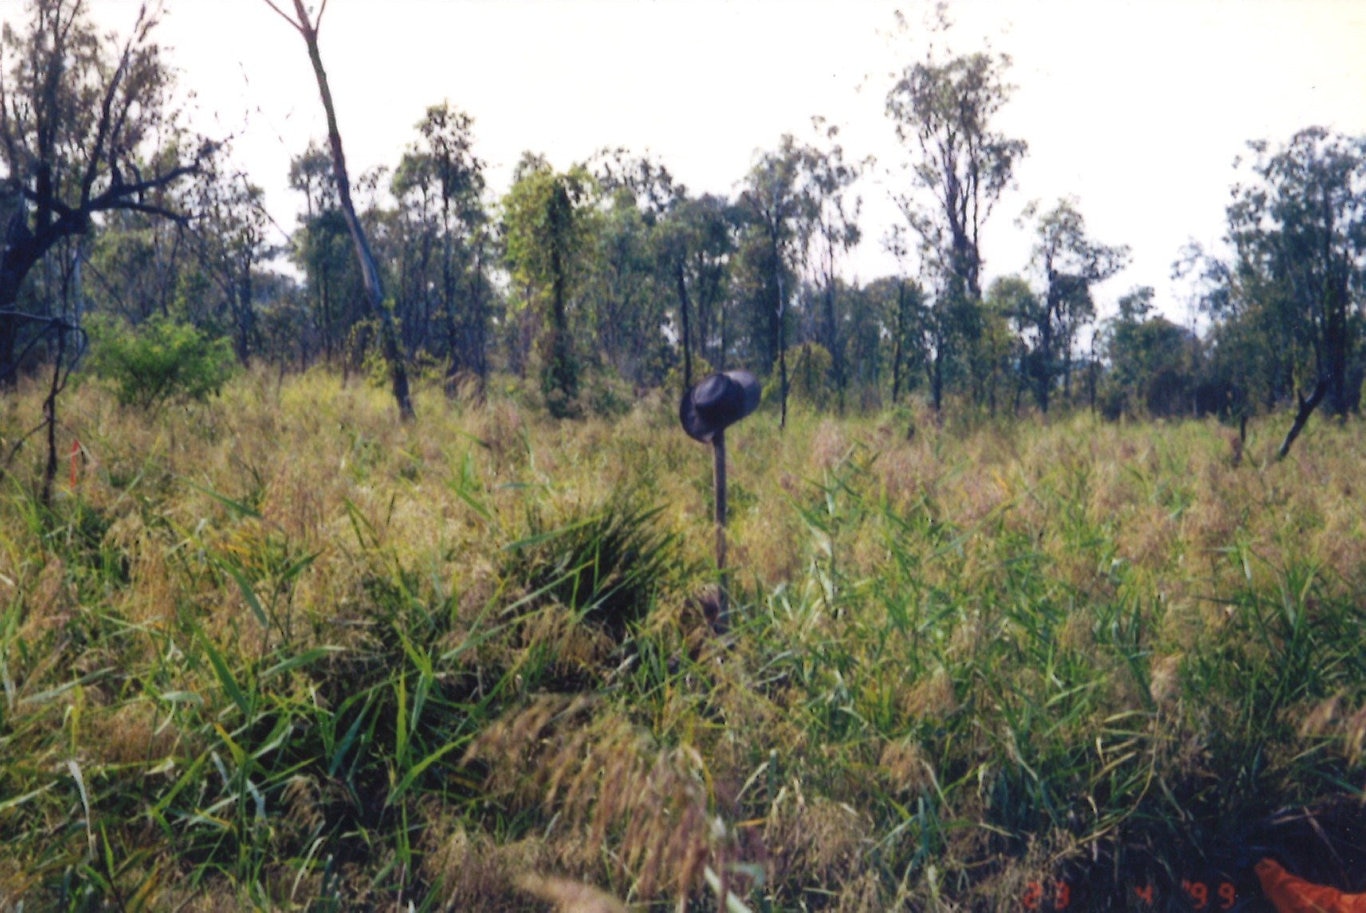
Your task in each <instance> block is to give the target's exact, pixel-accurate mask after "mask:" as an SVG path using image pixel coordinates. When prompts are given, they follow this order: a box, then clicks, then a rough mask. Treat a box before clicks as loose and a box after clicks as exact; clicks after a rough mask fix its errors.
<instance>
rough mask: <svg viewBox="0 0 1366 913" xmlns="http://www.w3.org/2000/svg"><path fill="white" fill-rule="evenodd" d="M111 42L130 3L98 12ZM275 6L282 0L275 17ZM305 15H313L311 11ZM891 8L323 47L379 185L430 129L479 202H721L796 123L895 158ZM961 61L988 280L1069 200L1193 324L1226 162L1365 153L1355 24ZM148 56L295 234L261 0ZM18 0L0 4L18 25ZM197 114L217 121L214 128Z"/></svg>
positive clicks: (366, 29)
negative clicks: (1284, 148) (1031, 216)
mask: <svg viewBox="0 0 1366 913" xmlns="http://www.w3.org/2000/svg"><path fill="white" fill-rule="evenodd" d="M90 2H91V6H92V9H93V11H94V13H95V14H96V16H97V18H98V19H99V20H100V22H101V24H103V25H106V26H108V27H111V28H116V29H120V30H123V31H126V30H127V28H128V26H129V25H130V24H131V23H132V21H133V20H134V18H135V16H136V12H137V6H138V3H137V0H90ZM285 2H286V3H287V2H288V0H285ZM313 3H314V4H316V0H313ZM897 8H902V9H905V10H906V12H907V13H908V16H909V18H910V19H911V21H912V22H917V21H918V20H919V18H920V12H919V11H920V9H921V7H918V6H916V5H915V4H912V3H895V2H882V0H785V2H780V0H330V2H329V3H328V6H327V13H326V17H325V19H324V21H323V27H322V33H321V47H322V55H323V62H324V65H325V66H326V68H327V70H328V74H329V77H330V79H331V83H332V90H333V95H334V97H335V100H336V104H337V108H338V117H339V121H340V125H341V130H342V136H343V140H344V142H345V144H346V150H347V158H348V160H349V165H350V167H351V171H352V174H353V176H355V175H357V174H359V173H360V172H361V171H363V170H366V169H369V168H372V167H375V166H379V165H390V166H392V165H393V164H395V163H396V162H397V160H398V157H399V155H400V153H401V152H402V149H403V148H404V146H405V145H407V144H408V143H410V142H411V141H412V139H413V137H414V136H415V131H414V129H413V127H414V124H415V123H416V122H417V121H418V119H419V118H420V117H421V116H422V114H423V112H424V110H425V109H426V107H427V106H429V105H432V104H437V103H440V102H441V101H443V100H449V101H450V103H451V104H452V105H453V106H455V107H457V108H461V109H463V110H465V111H467V112H469V113H470V114H471V115H472V116H473V117H474V119H475V136H476V151H477V152H478V154H480V155H481V156H482V157H483V158H484V159H485V160H486V161H487V162H488V163H489V165H490V168H491V172H490V185H491V188H492V189H493V190H494V192H496V193H501V192H502V191H503V190H505V189H506V186H507V176H508V173H509V171H510V169H511V167H512V165H513V164H514V163H515V162H516V161H517V159H518V157H519V156H520V154H521V153H522V151H523V150H531V151H535V152H540V153H543V154H546V155H547V156H548V157H549V159H550V160H551V162H552V163H553V164H554V165H556V166H557V167H561V168H563V167H567V166H569V165H570V164H571V163H573V162H575V161H578V160H582V159H584V158H586V157H587V156H589V155H591V154H592V153H593V152H594V151H595V150H596V149H598V148H601V147H603V146H625V147H627V148H629V149H631V150H632V151H637V152H644V151H647V150H648V151H649V152H651V153H653V154H654V155H655V156H656V157H657V158H658V159H660V160H661V161H662V162H663V163H664V164H665V165H666V166H668V167H669V169H670V170H671V171H673V172H674V174H675V175H676V177H678V178H679V179H680V180H682V181H683V182H684V183H686V184H687V185H688V187H689V188H690V189H691V190H693V191H694V192H702V191H711V192H718V193H727V194H728V193H731V192H733V191H734V189H735V187H736V185H737V183H738V182H739V181H740V180H741V178H742V177H743V176H744V174H745V173H746V171H747V170H748V169H749V167H750V165H751V164H752V162H753V159H754V156H755V153H756V152H757V151H759V150H763V149H771V148H774V147H776V145H777V143H778V140H779V138H780V136H781V135H782V134H783V133H785V132H790V133H794V134H795V135H797V136H798V137H799V138H807V137H809V135H810V134H809V131H810V126H809V124H810V118H811V116H812V115H816V114H819V115H823V116H825V117H826V118H827V119H829V120H830V121H832V122H834V123H836V124H839V125H841V126H842V127H843V131H844V132H843V139H844V143H845V148H846V152H848V153H851V154H854V155H865V154H872V155H875V156H877V158H878V160H879V164H880V166H883V170H884V171H885V169H886V166H892V165H895V164H897V163H898V162H900V161H902V160H904V155H903V154H902V153H901V151H900V150H899V149H898V147H897V145H896V143H895V139H894V136H893V134H892V128H891V124H890V122H889V121H888V119H887V118H886V117H885V115H884V114H883V101H884V99H885V96H886V92H887V88H888V87H889V85H890V81H889V75H888V74H890V73H891V72H892V71H893V70H898V69H900V68H901V67H903V66H904V65H905V64H906V63H908V62H911V61H914V60H916V59H919V57H920V55H921V53H922V48H923V45H921V44H919V43H918V41H917V39H916V36H915V35H914V34H912V35H911V36H909V37H908V36H905V35H903V36H901V37H892V35H891V33H892V32H893V31H894V28H893V26H894V17H893V11H894V10H895V9H897ZM949 8H950V15H951V16H952V18H953V19H954V20H955V21H956V23H957V28H956V29H955V34H954V36H953V37H952V39H951V41H952V45H953V47H954V48H955V49H956V50H960V51H973V50H977V49H979V48H981V47H982V46H983V42H984V41H989V42H990V44H991V46H992V47H993V48H994V49H995V50H998V51H1003V52H1005V53H1008V54H1010V55H1011V56H1012V58H1013V59H1014V66H1013V68H1012V69H1011V71H1010V74H1009V75H1010V79H1011V81H1012V82H1014V83H1015V85H1016V86H1017V91H1016V94H1015V96H1014V98H1013V99H1012V101H1011V102H1010V104H1009V105H1008V106H1007V107H1006V108H1005V109H1004V111H1003V112H1002V114H1001V117H1000V122H999V123H1000V126H1001V127H1002V128H1003V129H1004V130H1006V131H1007V132H1008V133H1009V134H1011V135H1013V136H1018V137H1020V138H1023V139H1025V140H1027V141H1028V143H1029V146H1030V150H1029V156H1028V158H1027V159H1026V160H1025V161H1024V162H1023V163H1022V165H1021V167H1020V169H1019V172H1018V183H1019V190H1018V192H1015V193H1012V194H1011V195H1009V196H1008V197H1007V198H1005V199H1003V200H1002V201H1001V203H1000V204H999V206H998V208H997V210H996V212H995V213H994V214H993V216H992V218H991V221H990V222H989V223H988V230H987V234H986V237H985V239H984V249H983V253H984V256H985V258H986V273H987V276H988V277H991V276H995V275H1001V274H1004V273H1011V272H1019V271H1023V270H1025V269H1026V267H1027V265H1028V263H1027V261H1028V256H1029V243H1030V241H1029V237H1028V235H1027V233H1026V232H1024V231H1022V230H1021V229H1020V228H1018V227H1017V226H1016V224H1015V222H1016V219H1017V217H1018V216H1019V213H1020V211H1021V209H1023V207H1024V205H1025V204H1026V203H1027V202H1028V201H1030V200H1035V199H1037V200H1039V201H1041V203H1042V204H1044V205H1045V206H1047V205H1051V204H1052V202H1054V201H1056V200H1057V199H1058V198H1060V197H1062V196H1073V197H1075V198H1076V199H1077V201H1078V203H1079V206H1080V209H1081V211H1082V213H1083V214H1084V215H1085V217H1086V220H1087V224H1088V227H1089V228H1090V230H1091V233H1092V235H1093V236H1094V237H1095V238H1096V239H1097V240H1100V241H1104V242H1107V243H1113V244H1121V243H1122V244H1128V245H1130V246H1131V247H1132V249H1133V261H1132V264H1131V266H1130V267H1129V269H1127V270H1126V271H1125V272H1124V273H1122V274H1120V275H1119V276H1118V277H1117V278H1116V279H1114V280H1111V282H1109V283H1107V284H1106V286H1105V287H1104V288H1103V289H1101V290H1100V292H1099V296H1098V297H1099V303H1100V304H1101V305H1102V308H1103V309H1106V310H1108V309H1110V308H1112V307H1113V302H1114V299H1115V298H1117V297H1118V296H1119V295H1120V294H1122V293H1123V292H1125V291H1127V290H1128V289H1130V288H1132V287H1133V286H1135V285H1141V284H1146V285H1152V286H1154V287H1156V288H1157V290H1158V299H1159V305H1160V306H1161V307H1162V309H1163V310H1164V311H1166V312H1167V313H1168V314H1169V315H1170V316H1172V317H1174V318H1176V319H1180V320H1186V319H1188V312H1187V304H1186V301H1185V300H1184V292H1185V289H1184V286H1183V285H1181V284H1176V283H1173V282H1172V281H1171V280H1170V278H1169V274H1170V270H1171V264H1172V261H1173V260H1174V259H1176V257H1177V255H1178V253H1179V251H1180V249H1181V247H1182V246H1183V245H1184V244H1185V243H1186V242H1187V241H1188V240H1191V239H1194V240H1197V241H1200V242H1202V243H1204V244H1206V245H1207V246H1209V245H1212V244H1214V243H1216V242H1217V240H1218V238H1219V236H1220V234H1221V232H1222V228H1223V208H1224V205H1225V204H1226V202H1227V199H1228V189H1229V187H1230V185H1231V183H1232V182H1233V180H1234V177H1235V173H1234V171H1233V168H1232V163H1233V160H1234V157H1235V156H1237V155H1238V154H1239V153H1241V152H1243V151H1245V142H1246V141H1247V140H1249V139H1257V138H1266V139H1269V140H1271V141H1272V142H1273V143H1279V142H1282V141H1284V140H1286V139H1288V138H1289V136H1290V135H1291V134H1292V133H1293V132H1294V131H1295V130H1297V129H1299V128H1301V127H1304V126H1309V125H1311V124H1322V125H1324V126H1328V127H1330V128H1334V129H1337V130H1340V131H1343V132H1346V133H1351V134H1358V135H1359V134H1366V0H1014V2H1007V0H957V2H951V3H950V7H949ZM165 9H166V17H165V21H164V24H163V27H162V29H161V32H160V40H161V42H162V43H163V44H164V45H166V46H168V47H169V48H170V49H171V56H172V60H173V61H174V62H175V64H176V65H177V66H178V67H179V68H180V70H181V71H182V72H181V82H182V84H183V85H184V86H185V87H186V88H188V89H192V90H193V91H194V92H195V93H196V94H197V102H196V105H197V107H198V109H199V114H198V120H197V123H198V125H199V126H200V128H201V129H203V130H205V131H206V132H210V133H213V132H231V133H236V134H238V135H239V138H238V139H237V141H236V144H235V148H236V152H237V158H238V160H239V161H240V162H241V164H242V165H243V166H244V167H246V168H247V170H248V171H250V173H251V174H252V177H253V179H254V180H255V181H256V182H257V183H259V184H261V185H262V186H263V187H265V188H266V190H267V193H268V205H269V206H270V208H271V210H272V212H273V213H274V215H275V217H276V218H277V220H279V221H280V222H281V223H282V224H284V225H287V226H289V225H293V223H294V214H295V212H296V209H297V207H298V204H299V201H298V200H297V199H296V198H295V196H296V195H294V194H293V193H291V192H290V191H288V190H287V182H286V176H287V172H288V167H289V160H290V157H291V156H293V155H296V154H298V153H299V152H301V151H302V150H303V149H304V148H305V146H306V145H307V143H308V141H309V139H310V138H312V137H322V136H323V135H324V134H325V128H324V123H323V118H322V113H321V105H320V103H319V101H318V96H317V90H316V85H315V83H314V81H313V76H312V72H311V71H310V69H309V66H308V60H307V57H306V55H305V51H304V46H303V42H302V41H301V39H300V38H299V37H298V35H297V33H295V32H294V31H293V30H291V29H290V28H289V26H288V25H287V24H286V23H285V22H284V21H283V20H281V19H280V18H278V17H277V16H276V15H275V14H274V13H273V12H271V11H270V9H269V8H268V7H267V6H266V4H265V3H264V2H262V0H165ZM21 12H22V4H21V0H0V13H3V15H4V17H5V19H6V20H7V21H16V20H18V18H19V17H20V14H21ZM210 116H212V117H213V118H215V119H216V120H210ZM862 195H863V197H864V201H865V202H864V220H863V221H864V235H865V240H864V243H863V246H862V249H861V250H860V251H859V252H858V254H857V255H856V256H855V257H854V258H852V259H851V261H850V263H849V264H848V266H847V269H846V273H847V276H848V278H850V279H857V280H859V281H863V282H866V281H869V280H871V279H873V278H876V277H877V276H878V275H880V274H882V273H885V272H891V271H892V264H891V262H890V260H889V259H888V258H887V257H886V256H885V255H884V254H882V253H881V251H880V246H881V245H880V238H881V236H882V234H883V233H884V231H885V230H886V227H887V225H888V224H889V223H890V222H891V221H893V220H894V219H895V218H896V213H895V210H894V208H893V207H892V206H891V205H890V204H889V203H888V202H887V189H886V183H885V181H883V180H879V179H876V178H870V179H869V180H866V181H865V182H864V183H863V186H862Z"/></svg>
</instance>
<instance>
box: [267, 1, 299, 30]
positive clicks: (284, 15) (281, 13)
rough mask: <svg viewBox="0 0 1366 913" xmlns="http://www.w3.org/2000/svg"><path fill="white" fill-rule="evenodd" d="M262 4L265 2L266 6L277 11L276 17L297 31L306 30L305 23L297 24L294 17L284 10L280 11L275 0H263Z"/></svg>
mask: <svg viewBox="0 0 1366 913" xmlns="http://www.w3.org/2000/svg"><path fill="white" fill-rule="evenodd" d="M262 2H264V3H265V5H266V6H268V7H270V8H271V9H273V10H275V13H276V15H278V16H279V17H280V18H281V19H283V20H285V21H286V22H288V23H289V24H290V25H292V26H293V27H294V28H295V30H296V31H299V32H302V31H303V30H304V25H303V23H300V22H295V21H294V18H293V17H292V16H290V15H289V14H288V13H286V12H285V11H284V10H282V9H280V8H279V7H278V6H276V5H275V3H274V0H262Z"/></svg>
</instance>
